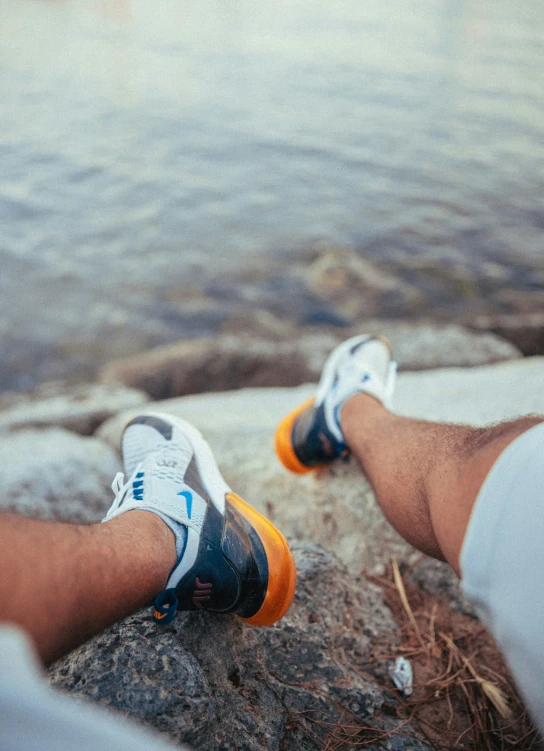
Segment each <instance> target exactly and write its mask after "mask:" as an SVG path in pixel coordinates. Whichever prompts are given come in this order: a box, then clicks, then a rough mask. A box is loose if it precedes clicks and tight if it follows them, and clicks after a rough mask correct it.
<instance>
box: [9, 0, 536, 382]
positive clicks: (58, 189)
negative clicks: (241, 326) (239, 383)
mask: <svg viewBox="0 0 544 751" xmlns="http://www.w3.org/2000/svg"><path fill="white" fill-rule="evenodd" d="M0 95H1V98H2V108H1V110H0V163H1V165H2V169H1V171H0V264H1V268H2V273H1V274H0V339H1V342H2V358H1V360H0V392H1V391H3V390H7V389H25V388H31V387H33V386H35V385H37V384H38V383H40V382H41V381H44V380H49V379H54V378H64V377H81V378H87V377H92V373H93V372H94V368H95V367H96V366H97V365H99V364H101V363H102V362H105V361H107V360H108V359H111V358H113V357H115V356H116V355H124V354H130V353H132V352H137V351H139V350H141V349H145V348H148V347H153V346H157V345H159V344H162V343H168V342H171V341H175V340H177V339H181V338H187V337H188V338H191V337H196V336H201V335H213V334H215V333H217V332H220V331H221V330H223V329H224V328H225V327H226V326H228V324H229V321H230V320H231V319H233V318H234V317H241V316H245V317H246V318H248V319H251V317H254V316H257V315H258V314H259V312H262V311H265V312H267V313H268V314H270V315H272V316H276V317H277V318H278V320H286V321H289V322H291V323H293V324H294V325H297V326H300V327H305V326H315V325H319V324H325V325H333V326H350V325H356V324H358V323H359V322H361V323H363V322H364V320H365V318H367V317H385V318H387V317H394V318H401V319H403V318H406V319H417V318H424V317H426V318H431V317H433V318H436V319H437V320H463V321H465V320H470V317H471V316H475V315H479V314H482V313H493V314H496V313H516V312H534V311H543V310H544V305H543V301H544V299H543V292H542V289H543V284H544V232H543V230H544V204H543V200H542V196H543V194H544V190H543V189H544V7H543V6H542V4H541V3H540V2H537V0H519V1H518V2H516V3H513V2H507V1H506V0H502V2H494V3H492V2H491V1H490V0H474V1H471V0H422V1H421V2H416V1H415V0H410V1H409V2H406V1H405V0H391V2H390V3H387V4H384V3H381V2H378V0H369V1H368V2H365V3H361V2H359V1H358V0H339V1H338V2H336V3H334V4H331V3H324V2H316V1H315V0H314V1H313V2H309V0H271V1H269V2H266V0H265V2H261V3H255V2H250V1H249V0H240V1H235V0H230V1H226V2H223V3H221V4H218V3H213V2H211V1H210V0H200V1H199V2H195V1H194V0H184V1H180V0H177V1H174V0H161V2H160V3H152V2H151V0H82V1H80V2H75V0H57V1H56V2H42V1H41V0H25V1H24V2H21V0H17V1H16V0H4V2H3V3H2V24H1V26H0Z"/></svg>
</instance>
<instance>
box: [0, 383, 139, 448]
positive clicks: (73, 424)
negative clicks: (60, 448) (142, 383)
mask: <svg viewBox="0 0 544 751" xmlns="http://www.w3.org/2000/svg"><path fill="white" fill-rule="evenodd" d="M148 400H149V397H148V396H147V395H146V394H144V393H143V392H142V391H137V390H136V389H129V388H126V387H125V386H120V385H117V384H82V385H80V386H73V387H71V388H65V387H63V386H62V384H58V383H51V384H45V385H44V386H41V387H40V388H39V389H36V391H35V392H33V393H32V394H4V395H2V397H0V433H1V432H4V431H9V430H15V429H19V428H44V427H61V428H66V430H72V431H73V432H74V433H80V434H81V435H92V433H94V431H95V430H96V428H97V427H98V426H99V425H100V424H101V423H103V422H104V421H105V420H107V419H108V418H109V417H112V415H115V414H117V412H120V411H121V410H124V409H130V408H131V407H139V406H141V405H142V404H145V402H147V401H148Z"/></svg>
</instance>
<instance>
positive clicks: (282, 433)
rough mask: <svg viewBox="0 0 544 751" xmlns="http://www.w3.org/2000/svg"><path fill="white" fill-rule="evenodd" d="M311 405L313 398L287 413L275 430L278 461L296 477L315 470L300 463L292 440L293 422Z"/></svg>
mask: <svg viewBox="0 0 544 751" xmlns="http://www.w3.org/2000/svg"><path fill="white" fill-rule="evenodd" d="M313 403H314V398H313V397H312V398H311V399H308V401H306V402H304V404H301V405H300V407H297V409H295V410H294V411H293V412H291V413H289V414H288V415H287V417H284V418H283V420H282V421H281V422H280V424H279V426H278V429H277V430H276V435H275V446H276V454H277V455H278V459H279V460H280V462H281V463H282V464H283V466H284V467H285V469H288V470H289V471H290V472H294V473H295V474H297V475H304V474H306V473H307V472H311V471H312V470H314V469H317V467H307V466H306V465H305V464H303V463H302V462H301V461H300V459H299V458H298V456H297V455H296V454H295V449H294V448H293V440H292V436H293V426H294V424H295V420H296V419H297V417H298V416H299V415H300V414H301V412H304V410H305V409H307V408H308V407H311V406H312V404H313Z"/></svg>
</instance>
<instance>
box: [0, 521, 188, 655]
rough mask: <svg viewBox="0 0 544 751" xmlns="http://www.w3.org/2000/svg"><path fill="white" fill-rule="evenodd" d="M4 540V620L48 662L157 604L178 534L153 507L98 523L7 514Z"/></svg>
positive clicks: (0, 591)
mask: <svg viewBox="0 0 544 751" xmlns="http://www.w3.org/2000/svg"><path fill="white" fill-rule="evenodd" d="M0 540H1V541H2V543H1V545H0V572H1V578H0V621H10V622H12V623H15V624H17V625H19V626H21V627H22V628H23V629H25V630H26V631H27V633H29V634H30V636H31V637H32V638H33V639H34V642H35V644H36V647H37V649H38V652H39V654H40V656H41V657H42V659H43V660H44V662H46V663H49V662H52V661H53V660H55V659H57V658H58V657H60V656H61V655H63V654H65V653H66V652H68V651H69V650H70V649H72V648H73V647H75V646H77V645H78V644H81V643H82V642H84V641H86V640H87V639H89V638H90V637H91V636H93V635H94V634H96V633H98V632H100V631H101V630H102V629H104V628H105V627H106V626H108V625H110V624H111V623H113V622H114V621H117V620H119V619H120V618H123V617H124V616H126V615H128V614H129V613H132V612H134V611H135V610H137V609H138V608H140V607H143V606H145V605H147V604H149V603H150V602H151V601H152V599H153V597H154V596H155V595H156V594H157V593H158V592H160V591H161V590H162V589H163V588H164V585H165V582H166V579H167V577H168V574H169V572H170V570H171V569H172V567H173V566H174V564H175V562H176V550H175V542H174V535H173V533H172V532H171V531H170V529H169V528H168V527H167V526H166V524H164V522H163V521H161V519H159V517H157V516H155V514H151V513H148V512H147V511H130V512H129V513H126V514H123V515H122V516H120V517H118V518H116V519H113V520H112V521H110V522H107V523H106V524H93V525H90V526H77V525H72V524H61V523H56V522H42V521H36V520H34V519H25V518H22V517H18V516H14V515H11V514H0Z"/></svg>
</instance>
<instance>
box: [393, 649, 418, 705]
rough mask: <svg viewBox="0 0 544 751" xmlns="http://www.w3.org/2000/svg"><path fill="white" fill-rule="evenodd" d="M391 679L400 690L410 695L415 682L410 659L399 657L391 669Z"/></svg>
mask: <svg viewBox="0 0 544 751" xmlns="http://www.w3.org/2000/svg"><path fill="white" fill-rule="evenodd" d="M391 680H392V681H393V683H394V684H395V687H396V688H398V689H399V691H402V692H403V694H404V695H405V696H410V694H411V693H412V691H413V688H412V686H413V683H414V673H413V671H412V665H411V663H410V660H407V659H406V657H397V659H396V660H395V665H394V667H393V670H392V671H391Z"/></svg>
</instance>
